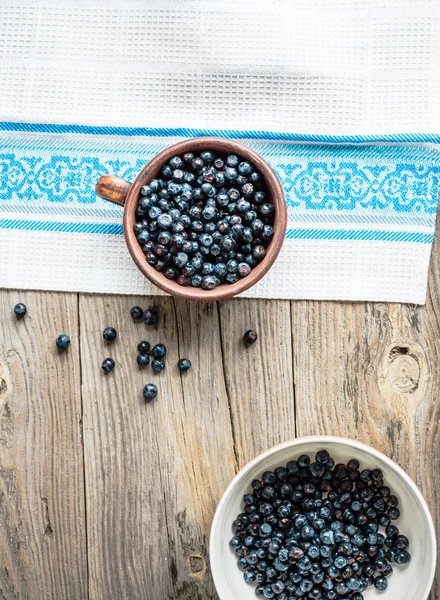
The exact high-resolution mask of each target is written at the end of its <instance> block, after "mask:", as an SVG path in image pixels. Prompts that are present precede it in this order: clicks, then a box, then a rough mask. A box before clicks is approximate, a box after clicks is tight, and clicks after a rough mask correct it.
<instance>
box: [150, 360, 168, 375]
mask: <svg viewBox="0 0 440 600" xmlns="http://www.w3.org/2000/svg"><path fill="white" fill-rule="evenodd" d="M151 368H152V369H153V371H154V372H155V373H160V372H161V371H163V370H164V369H165V361H164V360H163V358H153V360H152V361H151Z"/></svg>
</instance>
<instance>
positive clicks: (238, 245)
mask: <svg viewBox="0 0 440 600" xmlns="http://www.w3.org/2000/svg"><path fill="white" fill-rule="evenodd" d="M160 177H161V179H152V180H151V181H150V182H149V183H147V185H145V186H144V187H143V188H142V190H141V196H140V199H139V204H138V206H137V208H136V223H135V225H134V232H135V234H136V237H137V240H138V242H139V243H140V244H141V246H142V250H143V251H144V253H145V257H146V260H147V262H148V264H150V265H151V266H152V267H154V268H155V269H156V270H157V271H160V272H161V273H163V275H164V276H165V277H167V278H168V279H171V280H174V281H176V282H177V283H178V284H179V285H182V286H188V285H190V286H193V287H201V288H202V289H204V290H212V289H214V288H215V287H217V286H218V285H220V284H224V283H226V284H229V283H235V282H236V281H238V280H239V279H241V278H242V277H247V276H248V275H249V273H250V272H251V270H252V269H253V268H254V267H255V266H256V265H257V264H258V263H259V262H260V261H261V260H262V259H263V258H264V256H265V254H266V248H267V246H268V244H269V242H270V241H271V239H272V236H273V219H274V207H273V205H272V204H271V202H269V199H268V196H267V190H266V188H265V185H264V181H263V177H262V175H261V173H260V172H259V171H258V170H257V169H256V168H255V166H254V165H253V164H252V163H250V162H249V161H246V160H242V159H241V158H239V157H238V156H236V155H235V154H231V155H229V156H227V157H225V158H222V157H220V156H215V155H214V154H213V153H212V152H209V151H206V152H201V153H200V154H199V155H198V156H195V155H194V154H192V153H189V152H188V153H186V154H184V155H183V156H181V157H180V156H174V157H173V158H171V160H170V161H169V162H168V163H167V164H166V165H164V166H163V167H162V169H161V171H160Z"/></svg>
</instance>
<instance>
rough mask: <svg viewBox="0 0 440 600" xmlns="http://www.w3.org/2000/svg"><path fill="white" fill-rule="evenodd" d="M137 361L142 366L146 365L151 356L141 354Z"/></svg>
mask: <svg viewBox="0 0 440 600" xmlns="http://www.w3.org/2000/svg"><path fill="white" fill-rule="evenodd" d="M136 362H137V364H138V365H139V366H140V367H146V366H147V365H148V364H149V362H150V357H149V356H148V354H139V356H138V357H137V358H136Z"/></svg>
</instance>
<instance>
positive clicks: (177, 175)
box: [172, 169, 185, 183]
mask: <svg viewBox="0 0 440 600" xmlns="http://www.w3.org/2000/svg"><path fill="white" fill-rule="evenodd" d="M184 176H185V173H184V171H182V169H174V171H173V173H172V177H173V181H175V182H176V183H181V182H182V181H183V179H184Z"/></svg>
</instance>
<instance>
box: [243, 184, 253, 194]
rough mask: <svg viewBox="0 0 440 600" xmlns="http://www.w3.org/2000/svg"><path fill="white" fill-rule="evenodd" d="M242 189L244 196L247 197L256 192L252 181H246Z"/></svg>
mask: <svg viewBox="0 0 440 600" xmlns="http://www.w3.org/2000/svg"><path fill="white" fill-rule="evenodd" d="M241 191H242V192H243V196H244V197H245V198H250V196H252V194H253V193H254V186H253V185H252V183H245V184H244V185H243V186H242V187H241Z"/></svg>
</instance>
